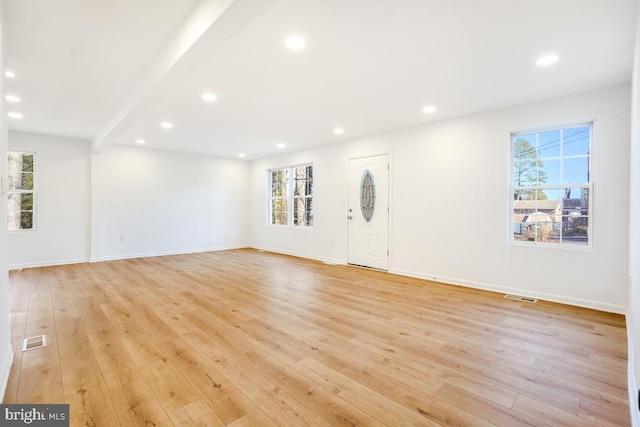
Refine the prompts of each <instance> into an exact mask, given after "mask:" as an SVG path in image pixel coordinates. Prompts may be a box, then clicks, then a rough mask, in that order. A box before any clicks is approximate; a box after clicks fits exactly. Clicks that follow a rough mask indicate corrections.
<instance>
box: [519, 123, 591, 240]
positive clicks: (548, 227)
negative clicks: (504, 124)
mask: <svg viewBox="0 0 640 427" xmlns="http://www.w3.org/2000/svg"><path fill="white" fill-rule="evenodd" d="M591 130H592V124H591V123H583V124H579V125H574V126H567V127H563V128H560V129H544V130H538V131H532V132H523V133H515V134H512V135H511V160H512V161H511V163H512V174H511V194H512V197H513V199H512V206H511V209H510V211H511V212H510V217H511V223H512V232H511V241H512V242H534V243H549V244H552V245H574V246H575V245H582V246H589V245H590V244H591V215H592V213H591V200H590V194H591V193H592V191H591V186H592V183H591V134H592V132H591Z"/></svg>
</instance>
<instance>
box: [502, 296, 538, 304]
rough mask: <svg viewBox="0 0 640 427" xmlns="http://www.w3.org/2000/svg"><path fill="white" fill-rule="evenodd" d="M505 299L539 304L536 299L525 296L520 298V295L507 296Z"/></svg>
mask: <svg viewBox="0 0 640 427" xmlns="http://www.w3.org/2000/svg"><path fill="white" fill-rule="evenodd" d="M504 297H505V298H509V299H513V300H516V301H524V302H533V303H536V302H538V300H537V299H535V298H531V297H523V296H520V295H509V294H507V295H505V296H504Z"/></svg>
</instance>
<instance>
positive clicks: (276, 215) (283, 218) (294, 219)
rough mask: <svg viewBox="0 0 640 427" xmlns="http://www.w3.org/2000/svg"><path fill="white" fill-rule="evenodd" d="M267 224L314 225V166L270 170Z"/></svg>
mask: <svg viewBox="0 0 640 427" xmlns="http://www.w3.org/2000/svg"><path fill="white" fill-rule="evenodd" d="M269 188H270V194H269V224H271V225H293V226H304V227H310V226H312V225H313V165H301V166H291V167H287V168H282V169H272V170H270V171H269Z"/></svg>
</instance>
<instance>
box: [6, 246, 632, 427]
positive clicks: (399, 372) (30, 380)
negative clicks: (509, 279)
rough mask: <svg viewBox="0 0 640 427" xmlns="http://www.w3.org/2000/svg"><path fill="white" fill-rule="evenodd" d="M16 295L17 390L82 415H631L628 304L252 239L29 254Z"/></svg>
mask: <svg viewBox="0 0 640 427" xmlns="http://www.w3.org/2000/svg"><path fill="white" fill-rule="evenodd" d="M10 297H11V301H10V305H11V319H12V334H13V335H12V337H13V342H14V351H15V353H16V357H15V362H14V366H13V369H12V371H11V375H10V379H9V384H8V387H7V391H6V394H5V396H4V403H69V404H70V411H71V425H73V426H138V425H140V426H172V425H173V426H192V425H193V426H225V425H226V426H233V427H239V426H272V425H281V426H297V425H300V426H303V425H304V426H306V425H311V426H329V425H332V426H342V425H349V426H355V425H361V426H365V425H367V426H369V425H371V426H382V425H387V426H421V425H425V426H435V425H455V426H489V425H496V426H607V425H609V426H626V425H629V423H630V421H629V408H628V399H627V388H626V381H627V374H626V366H627V354H626V350H627V344H626V330H625V321H624V317H623V316H619V315H614V314H609V313H602V312H597V311H593V310H587V309H581V308H576V307H570V306H564V305H560V304H552V303H547V302H538V303H537V304H532V303H527V302H518V301H513V300H509V299H505V298H504V297H503V295H499V294H495V293H490V292H483V291H477V290H471V289H465V288H461V287H456V286H448V285H443V284H437V283H433V282H428V281H423V280H417V279H411V278H407V277H401V276H394V275H392V274H388V273H384V272H379V271H372V270H367V269H362V268H357V267H350V266H330V265H324V264H322V263H318V262H314V261H308V260H303V259H298V258H293V257H287V256H282V255H276V254H270V253H264V252H260V251H255V250H249V249H243V250H233V251H222V252H210V253H201V254H191V255H179V256H167V257H157V258H144V259H132V260H122V261H113V262H103V263H94V264H76V265H68V266H59V267H48V268H34V269H26V270H23V271H15V272H11V273H10ZM41 334H46V335H47V336H48V338H49V345H48V346H47V347H45V348H40V349H35V350H31V351H27V352H22V351H21V343H22V340H23V339H24V338H25V337H28V336H33V335H41Z"/></svg>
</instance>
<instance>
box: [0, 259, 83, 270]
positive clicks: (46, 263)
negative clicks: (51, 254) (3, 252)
mask: <svg viewBox="0 0 640 427" xmlns="http://www.w3.org/2000/svg"><path fill="white" fill-rule="evenodd" d="M83 262H89V258H75V259H61V260H51V261H33V262H22V263H19V264H9V270H20V269H22V268H34V267H53V266H54V265H69V264H81V263H83Z"/></svg>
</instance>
